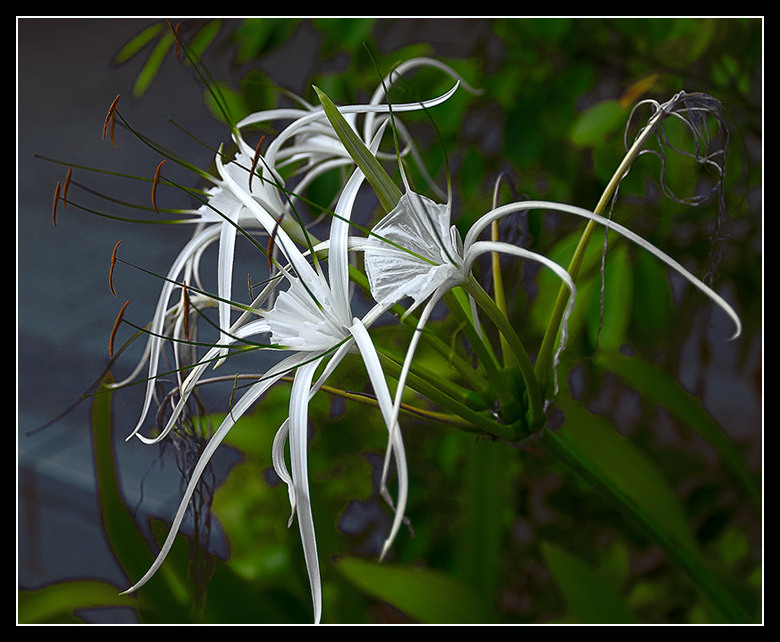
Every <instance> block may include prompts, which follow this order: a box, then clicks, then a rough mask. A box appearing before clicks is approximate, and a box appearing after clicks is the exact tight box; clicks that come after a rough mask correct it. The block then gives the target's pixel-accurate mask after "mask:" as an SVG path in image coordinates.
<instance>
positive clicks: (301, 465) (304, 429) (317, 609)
mask: <svg viewBox="0 0 780 642" xmlns="http://www.w3.org/2000/svg"><path fill="white" fill-rule="evenodd" d="M319 362H320V360H319V359H318V360H315V361H310V362H309V363H305V364H302V365H301V366H299V367H298V369H297V370H296V371H295V377H294V378H293V383H292V389H291V391H290V417H289V422H290V425H289V442H290V468H291V470H292V481H293V486H294V487H295V515H296V517H297V520H298V528H299V530H300V533H301V543H302V545H303V557H304V560H305V562H306V570H307V571H308V574H309V586H310V588H311V597H312V604H313V607H314V621H315V623H319V621H320V618H321V615H322V583H321V579H320V565H319V559H318V556H317V538H316V534H315V531H314V518H313V517H312V512H311V495H310V493H309V472H308V433H309V430H308V427H309V421H308V420H309V392H310V388H311V383H312V379H313V377H314V371H315V370H316V369H317V366H318V365H319Z"/></svg>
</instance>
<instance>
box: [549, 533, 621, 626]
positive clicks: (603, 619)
mask: <svg viewBox="0 0 780 642" xmlns="http://www.w3.org/2000/svg"><path fill="white" fill-rule="evenodd" d="M541 547H542V553H543V555H544V558H545V560H546V562H547V568H548V570H549V571H550V574H551V575H552V577H553V579H554V580H555V582H556V584H557V585H558V587H559V588H560V589H561V592H562V593H563V597H564V600H565V601H566V606H567V607H568V610H569V614H570V616H571V617H573V618H574V619H575V620H576V621H577V622H579V623H581V624H632V623H636V621H637V620H636V617H634V614H633V613H632V612H631V611H630V610H629V608H628V607H627V606H626V604H625V602H624V601H623V599H622V598H621V597H620V596H619V595H618V594H617V592H616V591H615V590H614V589H613V587H612V586H611V585H610V584H608V583H607V582H605V581H604V580H602V579H601V577H599V576H598V575H597V574H596V573H595V572H594V571H593V569H591V568H590V567H589V566H588V565H587V564H586V563H585V562H584V561H583V560H582V559H580V558H579V557H577V556H576V555H573V554H572V553H570V552H568V551H565V550H563V549H562V548H559V547H558V546H555V545H554V544H551V543H550V542H542V545H541Z"/></svg>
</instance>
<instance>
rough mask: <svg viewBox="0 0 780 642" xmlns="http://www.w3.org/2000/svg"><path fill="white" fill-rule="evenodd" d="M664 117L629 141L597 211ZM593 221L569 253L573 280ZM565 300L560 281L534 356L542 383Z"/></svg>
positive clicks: (598, 211) (599, 211)
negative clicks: (545, 327) (537, 352)
mask: <svg viewBox="0 0 780 642" xmlns="http://www.w3.org/2000/svg"><path fill="white" fill-rule="evenodd" d="M665 117H666V112H665V111H664V109H659V110H658V112H657V113H656V114H655V115H654V116H653V117H652V118H651V119H650V121H649V122H648V124H647V126H646V127H645V129H644V130H643V131H642V133H641V134H640V135H639V136H638V137H637V138H636V140H635V141H634V144H633V145H631V148H630V149H629V150H628V152H626V155H625V156H624V157H623V160H622V161H621V162H620V165H619V166H618V168H617V170H616V171H615V173H614V174H613V175H612V178H611V179H610V181H609V183H608V184H607V186H606V188H605V189H604V192H603V193H602V195H601V198H600V199H599V202H598V204H597V205H596V209H595V210H593V211H594V212H595V213H596V214H599V215H602V214H603V212H604V211H605V209H606V207H607V204H608V203H609V202H610V200H612V198H613V196H614V195H615V192H616V190H617V188H618V185H620V182H621V181H622V180H623V178H624V177H625V175H626V174H627V173H628V171H629V169H630V168H631V163H633V162H634V159H636V157H637V156H638V155H639V152H640V151H641V149H642V147H644V145H645V143H646V142H647V140H648V139H649V138H650V136H652V135H653V134H654V133H655V131H656V129H658V126H659V125H660V124H661V122H662V121H663V119H664V118H665ZM596 225H597V223H596V222H595V221H588V224H587V226H586V227H585V230H584V231H583V233H582V236H581V237H580V242H579V243H578V244H577V249H576V250H575V251H574V255H573V256H572V259H571V262H570V263H569V268H568V271H569V274H570V275H571V277H572V279H573V280H575V281H576V279H577V275H578V274H579V271H580V267H581V266H582V261H583V259H584V257H585V250H586V249H587V247H588V243H589V242H590V237H591V236H592V234H593V231H594V230H595V229H596ZM568 302H569V290H568V288H567V287H566V286H565V285H562V286H561V288H560V290H559V291H558V297H557V299H556V300H555V305H554V307H553V311H552V314H551V315H550V320H549V322H548V323H547V330H546V331H545V333H544V337H543V339H542V345H541V347H540V348H539V355H538V357H537V359H536V367H535V372H536V377H537V378H538V380H539V382H540V383H541V384H542V385H545V384H546V382H547V380H548V377H549V375H550V372H551V368H552V354H553V349H554V347H555V341H556V339H557V337H558V333H559V331H560V328H561V320H562V319H563V314H564V311H565V310H566V306H567V304H568Z"/></svg>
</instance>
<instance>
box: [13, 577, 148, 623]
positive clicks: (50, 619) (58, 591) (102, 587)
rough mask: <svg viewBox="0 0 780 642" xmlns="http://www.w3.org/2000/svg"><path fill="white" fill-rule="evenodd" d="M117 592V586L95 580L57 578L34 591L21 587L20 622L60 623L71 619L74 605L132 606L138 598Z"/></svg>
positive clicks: (76, 606)
mask: <svg viewBox="0 0 780 642" xmlns="http://www.w3.org/2000/svg"><path fill="white" fill-rule="evenodd" d="M119 592H120V591H119V589H118V588H117V587H116V586H114V585H112V584H109V583H108V582H101V581H97V580H94V581H93V580H83V581H69V582H59V583H57V584H51V585H50V586H46V587H44V588H42V589H37V590H35V591H20V592H19V611H18V619H19V623H20V624H40V623H50V624H53V623H63V622H67V621H71V618H72V617H73V612H74V611H75V610H76V609H92V608H103V607H121V606H125V607H130V608H135V606H136V603H137V600H136V599H135V598H132V597H130V596H127V595H120V594H119Z"/></svg>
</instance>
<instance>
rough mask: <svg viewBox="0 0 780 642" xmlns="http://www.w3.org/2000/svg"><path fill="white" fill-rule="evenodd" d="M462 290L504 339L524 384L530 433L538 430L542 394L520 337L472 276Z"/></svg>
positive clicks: (541, 413) (540, 419) (542, 414)
mask: <svg viewBox="0 0 780 642" xmlns="http://www.w3.org/2000/svg"><path fill="white" fill-rule="evenodd" d="M463 287H464V289H465V290H466V292H468V293H469V295H471V296H472V297H473V298H474V301H475V302H476V304H477V306H478V307H479V308H480V309H481V310H482V311H484V312H485V314H487V315H488V317H489V318H490V320H491V321H492V322H493V323H494V324H495V326H496V328H497V329H498V331H499V332H500V333H501V335H502V336H504V337H505V338H506V341H507V343H508V345H509V348H510V349H511V350H512V354H513V355H514V357H515V358H516V359H517V366H518V368H519V369H520V375H521V376H522V378H523V382H524V383H525V389H526V394H527V395H528V406H529V411H528V423H529V427H530V428H531V430H532V431H534V430H536V429H538V428H539V427H541V426H542V425H543V424H544V408H543V405H542V394H541V390H540V388H539V383H538V381H537V378H536V374H535V372H534V367H533V365H532V364H531V359H530V357H529V356H528V351H527V350H526V349H525V346H524V345H523V342H522V341H521V340H520V337H519V336H517V333H516V332H515V329H514V328H513V327H512V324H511V323H510V322H509V319H508V318H507V317H506V315H505V314H504V313H503V312H502V311H501V309H500V308H499V307H498V305H496V302H495V301H494V300H493V299H492V298H491V297H490V295H489V294H488V293H487V292H485V290H484V289H483V288H482V286H481V285H480V284H479V283H478V282H477V280H476V279H475V278H474V276H473V275H470V276H469V280H468V281H467V282H466V283H465V284H464V286H463Z"/></svg>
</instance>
